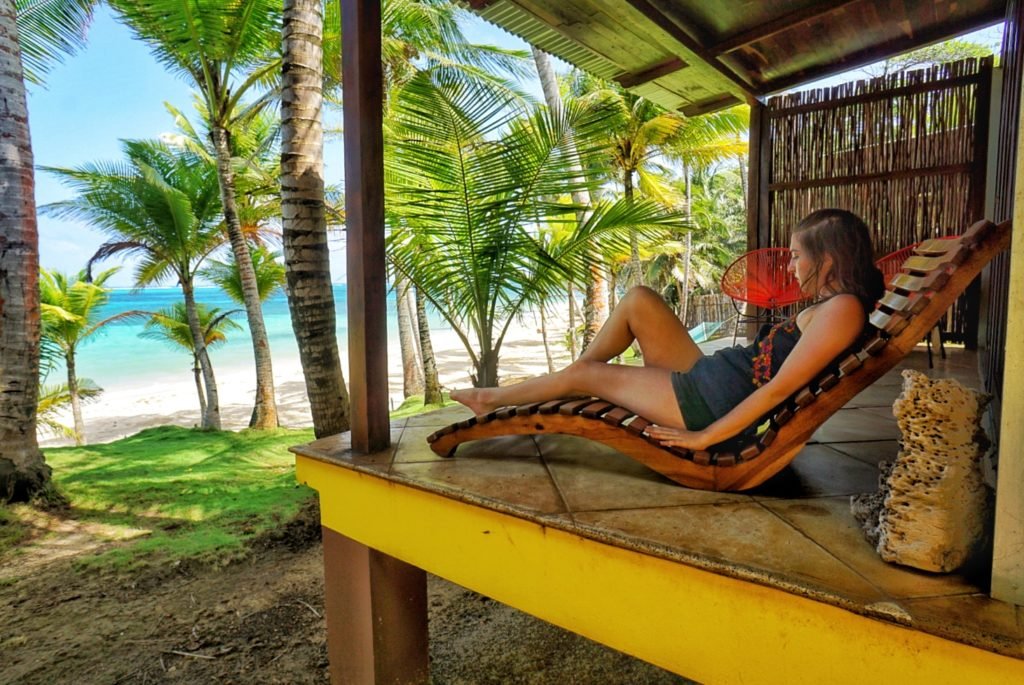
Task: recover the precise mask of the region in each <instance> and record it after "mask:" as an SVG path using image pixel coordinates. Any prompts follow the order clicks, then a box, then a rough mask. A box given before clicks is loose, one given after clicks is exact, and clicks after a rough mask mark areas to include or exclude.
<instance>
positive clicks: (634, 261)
mask: <svg viewBox="0 0 1024 685" xmlns="http://www.w3.org/2000/svg"><path fill="white" fill-rule="evenodd" d="M622 190H623V194H624V195H625V196H626V201H627V202H630V203H632V202H633V172H632V170H630V169H625V170H624V171H623V172H622ZM629 284H630V285H631V286H638V285H643V276H642V274H641V273H640V237H639V235H638V234H637V232H636V229H635V228H631V229H629Z"/></svg>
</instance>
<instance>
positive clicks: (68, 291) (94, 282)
mask: <svg viewBox="0 0 1024 685" xmlns="http://www.w3.org/2000/svg"><path fill="white" fill-rule="evenodd" d="M117 271H118V269H116V268H114V269H107V270H106V271H103V272H101V273H99V274H96V275H95V276H93V277H92V278H91V279H90V278H88V275H87V273H86V272H85V270H82V271H80V272H78V273H77V274H74V275H71V276H68V275H67V274H64V273H61V272H59V271H55V270H54V271H51V270H48V269H42V270H41V271H40V278H39V299H40V313H41V316H42V322H43V330H42V337H43V340H44V341H45V342H49V343H52V344H53V345H54V346H55V347H56V348H57V349H58V350H60V355H61V358H62V360H63V362H64V368H65V369H66V370H67V385H66V386H60V387H57V388H54V387H48V388H47V390H48V397H47V398H46V404H47V406H48V407H51V408H54V407H56V406H57V405H58V404H59V403H60V400H62V399H63V397H64V396H65V395H66V396H67V400H68V403H69V404H70V405H71V413H72V416H73V417H74V422H75V427H74V430H73V431H72V435H73V436H74V438H75V443H76V444H79V445H81V444H83V442H84V441H85V422H84V420H83V419H82V404H81V400H82V394H83V393H82V392H81V388H80V387H79V386H80V384H79V378H78V370H77V368H78V367H77V363H76V359H75V354H76V352H77V351H78V348H79V347H80V346H82V345H84V344H86V343H88V342H91V341H92V340H94V339H95V336H96V334H97V333H99V332H100V331H101V330H102V329H103V327H104V326H107V325H109V324H111V323H114V322H115V321H120V320H123V319H126V318H129V317H133V316H136V315H137V314H138V313H137V312H130V311H129V312H122V313H120V314H115V315H114V316H109V317H106V318H104V319H100V312H101V310H102V308H103V305H105V304H106V303H107V300H108V299H110V290H109V289H108V288H106V287H104V284H105V283H106V282H107V280H108V279H110V277H111V276H113V275H114V274H115V273H117ZM41 376H43V377H45V376H46V373H45V372H43V373H41ZM88 387H89V391H88V393H86V394H88V395H89V396H93V397H94V396H95V395H96V394H97V391H98V388H96V387H95V384H93V383H92V382H91V381H89V383H88ZM40 402H42V399H41V400H40Z"/></svg>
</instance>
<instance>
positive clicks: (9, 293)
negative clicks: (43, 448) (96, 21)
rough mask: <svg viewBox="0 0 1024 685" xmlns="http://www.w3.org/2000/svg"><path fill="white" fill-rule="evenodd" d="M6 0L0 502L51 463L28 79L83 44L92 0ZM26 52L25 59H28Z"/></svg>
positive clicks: (23, 491) (24, 492)
mask: <svg viewBox="0 0 1024 685" xmlns="http://www.w3.org/2000/svg"><path fill="white" fill-rule="evenodd" d="M28 6H29V3H28V2H24V1H23V0H22V1H19V2H14V0H0V102H3V103H4V116H2V117H0V140H4V141H5V143H4V144H3V145H0V207H3V208H4V211H3V216H2V217H0V245H3V248H2V249H0V302H3V303H4V325H3V326H2V327H0V445H3V455H2V456H0V502H10V501H20V500H26V499H29V498H30V497H32V496H33V495H34V494H35V493H37V492H39V491H40V490H42V489H43V488H44V487H46V485H47V483H48V482H49V480H50V467H49V466H47V465H46V461H45V460H44V459H43V453H42V452H40V451H39V443H38V441H37V439H36V417H37V409H38V406H37V404H38V397H39V389H38V375H39V333H40V320H39V287H38V283H39V235H38V233H37V228H36V207H35V198H34V193H35V178H34V172H33V161H32V142H31V138H30V136H29V130H28V108H27V105H26V97H25V79H26V78H27V79H29V80H31V81H34V82H39V81H41V79H42V76H43V74H45V72H46V70H47V69H48V68H49V66H50V65H51V64H53V63H54V62H56V61H59V59H60V56H61V55H62V54H69V53H70V52H73V51H74V49H75V48H77V46H78V45H80V44H81V41H82V36H83V35H84V30H85V26H86V25H88V23H89V20H90V19H91V17H92V11H91V8H92V3H89V2H84V1H83V0H78V1H75V0H65V1H63V2H61V1H59V0H54V2H49V3H35V4H33V6H32V9H31V11H22V10H25V8H27V7H28ZM23 55H24V61H23Z"/></svg>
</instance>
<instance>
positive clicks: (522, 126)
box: [389, 70, 680, 386]
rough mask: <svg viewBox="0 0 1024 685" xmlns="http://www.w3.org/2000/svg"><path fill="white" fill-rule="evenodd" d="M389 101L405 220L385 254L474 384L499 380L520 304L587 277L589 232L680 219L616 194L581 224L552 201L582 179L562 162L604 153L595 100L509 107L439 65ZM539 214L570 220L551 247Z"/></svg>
mask: <svg viewBox="0 0 1024 685" xmlns="http://www.w3.org/2000/svg"><path fill="white" fill-rule="evenodd" d="M392 107H393V108H394V111H395V120H394V121H393V131H394V135H395V139H394V140H393V141H392V146H391V147H392V149H391V151H390V155H391V157H390V167H391V171H390V175H389V181H390V183H392V184H393V185H392V187H391V188H390V189H389V190H390V191H391V193H392V194H391V196H390V197H392V198H393V200H392V203H393V205H394V214H395V215H396V216H399V217H401V220H402V224H401V225H402V226H408V227H409V228H410V229H412V230H397V229H395V230H392V231H391V233H390V236H389V249H390V251H391V256H392V260H393V261H394V263H395V265H396V266H397V267H398V268H399V269H400V270H401V271H403V272H404V273H405V274H406V275H408V276H409V278H410V279H411V280H412V281H413V282H414V283H415V284H416V287H417V289H418V290H421V291H422V292H423V295H424V296H425V297H426V298H427V299H428V300H429V301H430V303H431V304H432V305H433V306H434V307H435V308H436V309H437V310H438V311H439V312H440V313H441V315H442V316H443V317H444V318H445V319H446V320H447V321H448V322H449V323H450V324H451V326H452V328H453V329H454V330H455V332H456V334H457V335H458V336H459V338H460V339H461V341H462V343H463V345H464V346H465V348H466V351H467V352H468V354H469V356H470V359H471V361H472V363H473V365H474V367H475V374H474V383H475V384H476V385H477V386H489V385H495V384H496V382H497V375H498V357H499V353H500V349H501V344H502V341H503V339H504V336H505V333H506V332H507V330H508V328H509V326H510V325H511V323H512V322H513V321H514V320H515V319H516V318H517V317H518V316H520V315H521V314H522V312H523V311H524V308H525V307H526V306H529V305H532V304H537V303H539V302H540V301H542V300H543V299H545V298H546V297H549V296H551V295H552V294H553V293H555V292H560V289H561V282H562V280H564V278H565V277H566V276H567V275H573V276H575V277H576V278H577V279H579V280H582V278H584V277H585V275H586V274H587V273H588V267H589V266H590V261H589V259H588V255H589V250H588V249H587V248H588V247H589V246H590V245H592V244H593V241H594V240H596V239H597V238H600V237H604V238H606V239H608V240H614V239H615V237H616V236H617V235H619V234H621V233H622V232H623V231H624V230H626V229H629V228H631V227H641V228H647V227H653V226H660V227H665V226H677V225H678V224H679V222H680V216H679V215H678V214H676V213H674V212H669V211H665V210H663V209H661V208H658V207H655V206H654V205H653V204H651V203H647V202H633V203H626V202H624V201H619V202H615V203H602V204H599V205H597V206H595V207H593V208H592V213H591V214H590V216H589V217H588V218H587V220H586V221H584V222H578V221H577V220H576V211H577V210H578V209H581V208H579V207H577V206H575V205H573V204H571V203H563V202H560V201H556V200H552V198H558V197H560V196H562V195H563V194H565V193H571V192H572V191H573V190H575V189H576V188H579V187H581V186H582V187H587V183H588V182H587V180H586V179H583V178H579V177H578V176H577V174H578V172H577V171H576V170H574V169H573V168H572V165H571V164H570V162H571V160H573V159H576V158H577V157H578V158H579V159H580V161H581V166H582V168H584V169H587V168H590V167H591V166H593V165H596V164H598V163H599V161H600V159H601V158H602V156H603V148H602V147H601V146H600V144H595V143H593V142H592V141H594V140H595V139H596V138H597V136H598V134H599V132H600V131H601V130H603V128H604V127H605V126H606V125H607V123H608V116H609V112H608V110H607V109H603V108H602V107H601V106H599V105H592V106H582V105H579V104H577V103H570V104H567V105H566V106H565V107H564V109H563V110H562V111H561V112H558V113H553V112H550V111H549V110H546V109H541V110H538V111H535V112H532V113H530V114H529V115H523V116H517V114H519V113H520V112H517V111H516V110H515V109H514V107H515V102H514V101H513V100H511V99H510V98H509V97H507V96H504V95H502V93H501V92H500V91H497V90H495V89H490V88H488V87H487V86H486V85H484V84H481V83H479V82H473V81H470V80H467V79H465V78H460V77H459V76H458V75H456V74H453V73H451V72H446V71H443V70H439V71H436V72H421V73H420V74H417V75H416V76H415V77H414V78H413V79H412V80H411V81H410V82H409V83H408V84H406V85H405V86H404V87H403V88H402V89H401V90H400V91H399V92H398V93H397V94H396V97H395V102H394V103H393V104H392ZM573 138H575V143H576V146H577V147H578V150H572V149H571V146H570V144H569V143H570V140H573ZM544 221H551V222H555V221H561V222H569V223H571V224H572V225H573V230H572V233H571V237H570V239H568V240H566V241H565V242H564V243H561V244H560V245H559V246H558V249H557V251H554V252H552V251H548V250H546V249H544V246H543V244H542V242H541V241H540V240H539V239H538V238H537V235H536V230H534V227H536V226H538V225H539V224H540V223H541V222H544ZM471 337H472V338H475V340H474V341H471V340H470V338H471Z"/></svg>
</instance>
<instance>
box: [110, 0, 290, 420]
mask: <svg viewBox="0 0 1024 685" xmlns="http://www.w3.org/2000/svg"><path fill="white" fill-rule="evenodd" d="M110 4H111V6H112V7H114V9H115V10H117V12H118V13H119V14H120V15H121V17H122V19H123V20H124V22H125V23H126V24H127V25H128V26H129V27H130V28H131V29H132V30H133V31H134V32H135V34H136V35H137V36H138V37H139V38H140V39H142V40H143V41H145V42H146V43H147V44H148V45H149V46H150V47H151V48H152V49H153V52H154V53H155V55H156V56H157V58H158V59H159V60H160V61H162V62H163V63H164V64H165V65H167V66H168V67H169V68H171V69H173V70H175V71H177V72H179V73H180V74H181V75H182V76H183V77H185V78H186V79H188V80H190V81H191V82H192V83H193V84H195V86H196V87H197V88H198V89H199V92H200V93H201V95H202V98H203V101H204V105H205V107H206V110H207V112H209V116H210V120H209V136H210V142H211V145H212V147H213V150H214V153H215V158H216V162H217V180H218V183H219V186H220V200H221V204H222V207H223V213H224V222H225V224H226V227H227V233H228V237H229V239H230V242H231V250H232V252H234V254H235V259H236V260H237V262H238V264H239V265H240V270H241V274H242V290H243V293H244V294H245V310H246V316H247V318H248V322H249V332H250V334H251V335H252V346H253V355H254V358H255V362H256V403H255V409H254V418H255V424H254V426H253V427H254V428H273V427H276V426H277V403H276V400H275V398H274V373H273V365H272V362H271V357H270V343H269V341H268V339H267V329H266V326H265V324H264V321H263V310H262V308H261V306H260V299H259V293H258V291H257V287H256V275H255V273H254V272H253V270H252V260H251V258H250V256H249V246H248V244H247V242H246V240H245V234H244V232H243V230H242V224H241V221H240V219H239V214H238V207H237V198H236V188H235V170H234V166H233V164H232V154H231V139H232V136H233V135H234V133H235V131H237V130H238V128H239V127H242V126H244V125H245V123H246V122H247V121H249V120H250V119H251V118H252V117H254V116H255V115H256V114H258V113H259V112H260V111H262V110H263V108H265V107H266V106H267V105H268V104H269V103H270V102H271V101H272V98H273V97H274V95H275V94H276V89H275V88H274V87H273V86H274V85H275V84H276V79H277V75H278V70H279V69H280V59H279V57H278V55H277V50H276V49H275V46H276V45H277V42H278V40H279V37H280V26H281V23H280V20H281V6H280V3H279V2H274V0H236V1H234V2H224V1H223V0H110ZM260 89H263V91H264V92H263V94H262V95H261V96H260V97H258V98H256V99H255V100H254V101H253V102H252V103H250V104H249V105H247V106H245V107H240V103H242V101H243V99H244V98H245V96H246V95H249V94H251V93H256V92H258V91H259V90H260Z"/></svg>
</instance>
